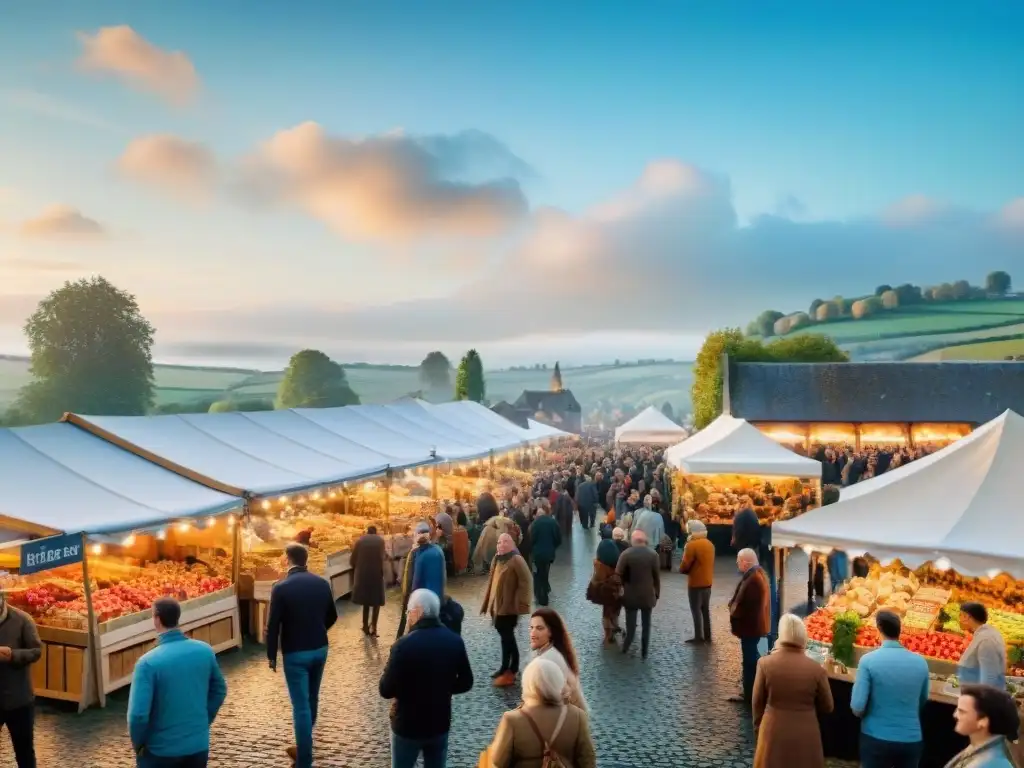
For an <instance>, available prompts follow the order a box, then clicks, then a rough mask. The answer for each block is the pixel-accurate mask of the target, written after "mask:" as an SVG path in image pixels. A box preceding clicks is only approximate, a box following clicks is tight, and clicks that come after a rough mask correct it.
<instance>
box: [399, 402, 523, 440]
mask: <svg viewBox="0 0 1024 768" xmlns="http://www.w3.org/2000/svg"><path fill="white" fill-rule="evenodd" d="M416 402H417V403H418V404H419V405H421V406H422V407H423V408H425V409H426V410H427V411H429V412H430V413H432V414H434V415H436V416H437V417H438V418H441V419H444V420H445V421H446V422H447V423H448V424H451V425H452V426H457V427H459V428H460V429H465V430H469V431H472V432H474V433H475V434H479V435H486V436H488V437H489V438H490V439H492V440H498V441H502V440H514V441H516V443H517V444H518V445H525V444H526V443H528V442H529V440H530V431H529V430H528V429H523V428H522V427H520V426H518V425H516V424H513V423H512V422H510V421H509V420H508V419H505V418H503V417H501V416H498V414H496V413H494V412H493V411H492V410H491V409H490V408H487V407H485V406H483V405H480V403H475V402H473V401H472V400H455V401H453V402H450V403H440V404H436V405H435V404H434V403H427V402H424V401H423V400H417V401H416ZM483 413H489V414H490V415H491V416H494V417H496V418H497V421H492V420H491V419H489V418H487V417H486V416H483V415H482V414H483ZM502 422H504V424H502Z"/></svg>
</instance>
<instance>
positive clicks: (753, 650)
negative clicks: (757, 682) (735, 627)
mask: <svg viewBox="0 0 1024 768" xmlns="http://www.w3.org/2000/svg"><path fill="white" fill-rule="evenodd" d="M760 642H761V638H760V637H741V638H740V651H741V652H742V654H743V701H745V702H746V703H747V704H749V703H750V702H751V700H752V699H753V698H754V678H755V677H756V676H757V661H758V659H760V658H761V651H760V650H758V647H757V646H758V643H760Z"/></svg>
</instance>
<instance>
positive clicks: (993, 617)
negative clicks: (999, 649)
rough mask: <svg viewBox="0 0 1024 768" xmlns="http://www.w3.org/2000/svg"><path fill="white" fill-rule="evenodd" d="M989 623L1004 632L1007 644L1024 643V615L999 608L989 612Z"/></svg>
mask: <svg viewBox="0 0 1024 768" xmlns="http://www.w3.org/2000/svg"><path fill="white" fill-rule="evenodd" d="M988 623H989V624H991V625H992V626H993V627H995V628H996V629H998V630H999V631H1000V632H1001V633H1002V634H1003V637H1004V638H1006V643H1007V645H1024V615H1021V614H1019V613H1010V612H1009V611H1001V610H999V609H998V608H997V609H993V610H991V611H989V612H988Z"/></svg>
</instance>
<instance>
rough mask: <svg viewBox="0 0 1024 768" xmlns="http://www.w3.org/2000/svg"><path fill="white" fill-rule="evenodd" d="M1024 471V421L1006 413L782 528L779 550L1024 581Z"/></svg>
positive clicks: (775, 531)
mask: <svg viewBox="0 0 1024 768" xmlns="http://www.w3.org/2000/svg"><path fill="white" fill-rule="evenodd" d="M1022 462H1024V418H1022V417H1021V416H1019V415H1017V414H1016V413H1014V412H1012V411H1006V412H1005V413H1004V414H1003V415H1002V416H999V417H997V418H996V419H993V420H992V421H990V422H989V423H987V424H985V425H984V426H982V427H980V428H979V429H977V430H975V431H974V432H972V433H971V434H970V435H968V436H967V437H964V438H962V439H960V440H959V441H957V442H955V443H952V444H951V445H949V446H947V447H946V448H943V449H942V450H941V451H938V452H937V453H934V454H932V455H931V456H929V457H927V458H924V459H920V460H918V461H914V462H912V463H910V464H908V465H906V466H904V467H901V468H899V469H896V470H892V471H891V472H886V473H885V474H883V475H881V476H879V477H878V478H877V479H875V480H870V481H865V483H864V485H865V489H866V490H864V491H861V492H859V493H856V494H847V493H845V492H844V494H843V495H842V496H841V497H840V500H839V501H838V502H837V503H835V504H831V505H829V506H827V507H822V508H821V509H817V510H814V511H811V512H808V513H807V514H805V515H802V516H800V517H798V518H795V519H793V520H787V521H785V522H780V523H775V524H774V525H773V526H772V541H773V542H774V543H775V544H777V545H779V546H805V547H812V548H821V549H824V550H828V549H831V548H836V547H838V548H841V549H844V550H846V551H848V552H849V553H850V554H851V555H860V554H863V553H870V554H871V555H872V556H874V557H876V558H878V559H880V560H888V559H893V558H899V559H900V560H901V561H902V562H903V563H904V564H905V565H907V566H909V567H911V568H914V567H917V566H919V565H921V564H922V563H925V562H929V561H931V562H934V563H936V565H938V566H939V567H949V568H953V569H954V570H956V571H957V572H958V573H961V574H963V575H965V576H992V575H994V574H996V573H999V572H1001V571H1006V572H1007V573H1009V574H1011V575H1012V576H1014V577H1015V578H1017V579H1024V515H1020V514H1018V513H1017V512H1016V511H1015V509H1014V502H1015V500H1016V498H1017V496H1018V495H1019V487H1020V467H1021V464H1022ZM868 485H870V486H871V487H870V488H867V486H868Z"/></svg>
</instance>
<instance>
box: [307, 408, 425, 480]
mask: <svg viewBox="0 0 1024 768" xmlns="http://www.w3.org/2000/svg"><path fill="white" fill-rule="evenodd" d="M362 409H363V406H361V405H350V406H346V407H344V408H294V409H293V412H294V413H297V414H298V415H300V416H302V417H303V418H304V419H308V420H309V421H311V422H313V423H314V424H317V425H318V426H320V427H322V428H323V429H326V430H328V431H329V432H333V433H334V434H336V435H341V436H343V437H345V438H346V439H348V440H351V441H352V442H353V443H358V444H359V445H364V446H367V447H368V448H370V449H372V450H374V451H378V452H380V453H383V454H385V455H388V456H395V457H397V458H398V459H399V460H400V461H402V462H403V463H404V464H405V466H419V465H421V464H429V463H430V462H432V461H434V451H435V445H434V443H433V442H431V440H430V439H418V438H417V437H412V436H410V435H406V434H403V433H401V432H398V431H397V430H395V429H391V428H389V427H385V426H383V425H381V424H378V423H377V422H376V421H374V420H372V419H368V418H366V416H365V415H363V414H361V411H362ZM424 457H425V458H424Z"/></svg>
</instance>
